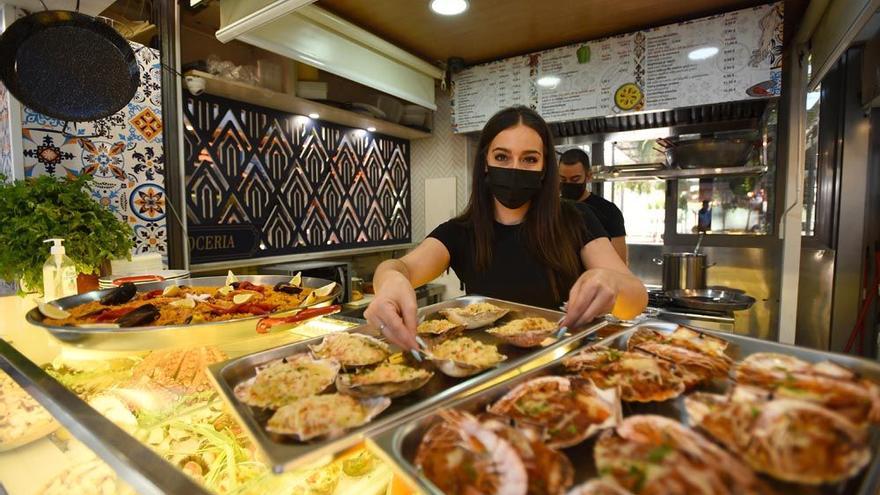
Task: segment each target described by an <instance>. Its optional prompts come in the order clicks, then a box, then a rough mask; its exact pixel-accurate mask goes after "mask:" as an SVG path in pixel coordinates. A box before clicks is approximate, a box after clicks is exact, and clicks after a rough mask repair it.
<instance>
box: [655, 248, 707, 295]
mask: <svg viewBox="0 0 880 495" xmlns="http://www.w3.org/2000/svg"><path fill="white" fill-rule="evenodd" d="M654 263H656V264H657V265H660V266H662V267H663V291H664V292H666V291H670V290H677V289H705V288H706V268H709V266H710V265H708V264H707V262H706V255H705V254H702V253H699V254H695V253H665V254H664V255H663V259H662V260H661V259H657V258H654Z"/></svg>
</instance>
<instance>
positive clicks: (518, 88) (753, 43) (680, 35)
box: [452, 2, 783, 132]
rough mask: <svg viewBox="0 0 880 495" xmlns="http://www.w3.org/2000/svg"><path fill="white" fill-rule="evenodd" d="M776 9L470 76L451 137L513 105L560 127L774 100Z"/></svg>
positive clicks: (510, 62)
mask: <svg viewBox="0 0 880 495" xmlns="http://www.w3.org/2000/svg"><path fill="white" fill-rule="evenodd" d="M782 5H783V4H782V2H778V3H775V4H769V5H762V6H759V7H754V8H750V9H744V10H738V11H734V12H728V13H725V14H720V15H716V16H712V17H706V18H702V19H698V20H695V21H688V22H681V23H678V24H671V25H668V26H662V27H658V28H653V29H647V30H643V31H637V32H635V33H629V34H624V35H619V36H613V37H609V38H603V39H599V40H594V41H587V42H583V43H577V44H574V45H569V46H564V47H560V48H554V49H552V50H546V51H542V52H537V53H533V54H530V55H524V56H520V57H514V58H509V59H504V60H499V61H496V62H490V63H487V64H482V65H477V66H473V67H470V68H468V69H465V70H463V71H461V72H459V73H458V74H456V75H455V76H454V77H453V85H452V113H453V118H452V127H453V131H454V132H472V131H479V130H480V129H482V127H483V125H485V123H486V122H487V121H488V120H489V118H490V117H491V116H492V115H493V114H494V113H495V112H497V111H499V110H501V109H503V108H505V107H508V106H511V105H525V106H528V107H531V108H533V109H535V110H537V111H538V112H539V113H540V114H541V115H542V116H543V117H544V118H545V119H546V120H547V121H548V122H564V121H571V120H579V119H588V118H592V117H603V116H611V115H623V114H628V113H634V112H645V111H657V110H666V109H670V108H675V107H687V106H696V105H707V104H713V103H721V102H726V101H735V100H744V99H749V98H768V97H773V96H779V94H780V91H781V78H782V28H783V24H782V16H783V7H782ZM548 82H549V84H548Z"/></svg>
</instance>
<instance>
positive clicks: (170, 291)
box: [162, 285, 180, 297]
mask: <svg viewBox="0 0 880 495" xmlns="http://www.w3.org/2000/svg"><path fill="white" fill-rule="evenodd" d="M178 294H180V286H179V285H169V286H168V287H165V289H164V290H162V295H163V296H168V297H174V296H176V295H178Z"/></svg>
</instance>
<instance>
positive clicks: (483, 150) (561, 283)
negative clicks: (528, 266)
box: [456, 106, 586, 299]
mask: <svg viewBox="0 0 880 495" xmlns="http://www.w3.org/2000/svg"><path fill="white" fill-rule="evenodd" d="M520 124H522V125H524V126H527V127H529V128H531V129H532V130H534V131H535V132H537V133H538V135H539V136H541V141H542V142H543V143H544V149H543V151H542V152H543V154H544V170H543V181H542V183H541V189H540V190H539V191H538V193H537V194H536V195H535V196H534V197H533V198H532V203H531V205H530V206H529V211H528V213H526V217H525V219H524V220H523V233H524V234H525V242H526V247H527V248H528V250H529V252H530V253H531V254H532V255H533V256H535V258H537V259H538V260H539V261H542V262H543V264H544V265H545V266H546V267H547V270H548V276H549V279H550V284H551V287H552V289H553V295H554V297H555V298H556V299H561V298H562V297H561V296H562V294H564V293H565V292H567V291H568V289H569V287H571V285H572V284H573V283H574V281H575V280H577V277H578V276H579V275H580V273H581V272H582V271H583V265H582V264H581V260H580V256H579V252H580V247H582V246H583V245H584V240H585V239H586V227H585V226H584V221H583V219H582V218H581V216H580V213H578V212H577V210H576V209H575V208H574V207H573V206H571V205H565V204H563V203H562V202H561V201H560V199H559V177H558V174H559V172H558V170H557V167H558V165H557V162H556V150H555V149H554V147H553V136H552V135H551V134H550V128H549V127H548V126H547V123H546V122H544V119H543V118H541V116H540V115H538V113H537V112H535V111H534V110H532V109H530V108H528V107H524V106H515V107H510V108H506V109H504V110H501V111H500V112H498V113H496V114H495V115H493V116H492V118H491V119H489V122H487V123H486V126H485V127H483V132H482V133H481V134H480V142H479V149H478V151H477V156H476V158H475V159H474V169H473V177H472V181H471V184H472V185H473V186H472V188H471V197H470V200H469V202H468V206H467V208H466V209H465V211H464V212H463V213H462V214H461V215H460V216H458V217H457V219H456V220H457V221H459V222H462V223H465V224H469V226H470V227H471V228H472V229H473V233H474V252H475V253H476V268H477V270H478V271H486V270H488V268H489V265H490V264H491V262H492V244H493V237H494V228H493V224H494V220H495V208H494V201H493V199H492V193H491V192H490V191H489V185H488V183H487V180H486V170H487V168H486V167H488V161H487V156H488V155H489V146H490V145H491V144H492V140H493V139H495V136H497V135H498V134H500V133H501V132H502V131H504V130H506V129H510V128H511V127H516V126H517V125H520Z"/></svg>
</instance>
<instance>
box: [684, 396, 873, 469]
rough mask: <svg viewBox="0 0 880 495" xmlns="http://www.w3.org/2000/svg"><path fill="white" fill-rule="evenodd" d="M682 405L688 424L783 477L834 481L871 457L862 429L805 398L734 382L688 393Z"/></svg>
mask: <svg viewBox="0 0 880 495" xmlns="http://www.w3.org/2000/svg"><path fill="white" fill-rule="evenodd" d="M684 405H685V410H686V411H687V413H688V417H689V420H690V423H691V424H692V425H693V426H694V427H698V428H700V429H702V430H703V431H705V432H707V433H708V434H709V435H711V436H712V437H713V438H714V439H715V440H717V441H718V442H720V443H721V444H722V445H724V446H725V447H727V449H728V450H730V451H731V452H733V453H735V454H736V455H738V456H739V458H741V459H742V460H744V461H745V462H746V464H748V465H749V466H750V467H751V468H752V469H754V470H755V471H759V472H763V473H766V474H769V475H770V476H773V477H774V478H777V479H780V480H783V481H790V482H793V483H805V484H811V485H818V484H822V483H838V482H841V481H844V480H846V479H848V478H851V477H853V476H855V475H856V474H858V472H859V471H861V470H862V469H863V468H864V467H865V465H867V464H868V462H870V460H871V449H870V447H869V446H868V443H867V435H866V430H865V429H864V428H859V427H858V426H857V425H855V424H853V423H852V422H851V421H849V420H848V419H847V418H846V417H844V416H843V415H840V414H838V413H836V412H834V411H832V410H829V409H826V408H824V407H822V406H820V405H817V404H813V403H811V402H806V401H802V400H796V399H789V398H779V397H775V396H774V395H773V394H770V393H769V392H765V391H763V390H760V389H755V388H752V387H744V386H741V385H740V386H737V387H735V388H734V389H733V391H731V392H730V393H729V394H727V395H716V394H709V393H705V392H698V393H695V394H691V395H689V396H688V397H686V398H685V400H684ZM819 453H821V454H819Z"/></svg>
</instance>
